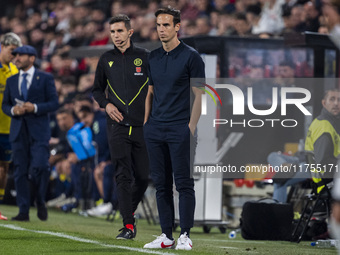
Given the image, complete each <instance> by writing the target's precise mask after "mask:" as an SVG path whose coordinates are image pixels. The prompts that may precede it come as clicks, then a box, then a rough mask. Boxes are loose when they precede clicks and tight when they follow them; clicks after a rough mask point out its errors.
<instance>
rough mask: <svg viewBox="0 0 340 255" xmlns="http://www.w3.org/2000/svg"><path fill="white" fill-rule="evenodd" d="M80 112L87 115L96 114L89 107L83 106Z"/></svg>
mask: <svg viewBox="0 0 340 255" xmlns="http://www.w3.org/2000/svg"><path fill="white" fill-rule="evenodd" d="M79 112H83V113H85V114H86V115H87V114H89V113H94V111H93V109H92V108H91V107H89V106H87V105H83V106H82V107H80V110H79Z"/></svg>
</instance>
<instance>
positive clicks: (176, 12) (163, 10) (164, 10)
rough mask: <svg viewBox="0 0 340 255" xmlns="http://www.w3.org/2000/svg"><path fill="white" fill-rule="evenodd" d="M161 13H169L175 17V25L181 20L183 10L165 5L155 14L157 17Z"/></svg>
mask: <svg viewBox="0 0 340 255" xmlns="http://www.w3.org/2000/svg"><path fill="white" fill-rule="evenodd" d="M160 14H169V15H171V16H172V17H173V21H174V25H176V24H178V23H180V22H181V11H179V10H176V9H174V8H172V7H170V6H169V7H163V8H160V9H158V10H157V11H156V12H155V16H156V18H157V17H158V15H160Z"/></svg>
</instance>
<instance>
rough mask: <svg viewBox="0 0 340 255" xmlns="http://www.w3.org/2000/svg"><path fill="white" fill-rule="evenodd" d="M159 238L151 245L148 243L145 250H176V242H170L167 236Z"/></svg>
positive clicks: (163, 235)
mask: <svg viewBox="0 0 340 255" xmlns="http://www.w3.org/2000/svg"><path fill="white" fill-rule="evenodd" d="M155 237H157V238H156V239H155V240H153V241H152V242H151V243H147V244H146V245H144V248H146V249H166V248H167V249H173V248H175V240H170V239H169V238H167V237H166V234H164V233H163V234H161V235H160V236H155Z"/></svg>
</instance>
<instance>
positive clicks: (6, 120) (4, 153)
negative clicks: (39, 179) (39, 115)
mask: <svg viewBox="0 0 340 255" xmlns="http://www.w3.org/2000/svg"><path fill="white" fill-rule="evenodd" d="M0 42H1V51H0V105H2V100H3V95H4V91H5V88H6V81H7V78H8V77H10V76H12V75H14V74H16V73H18V69H17V67H16V66H15V65H14V64H13V63H12V62H11V61H12V60H13V58H14V56H13V55H12V51H13V50H14V49H16V48H17V47H19V46H21V40H20V37H19V36H18V35H16V34H14V33H7V34H4V35H3V36H2V37H1V41H0ZM0 123H1V125H0V203H1V200H3V197H4V195H5V187H6V182H7V172H8V167H9V162H10V161H11V156H12V155H11V154H12V152H11V146H10V143H9V127H10V124H11V118H10V117H8V116H7V115H6V114H4V113H3V111H2V109H1V108H0Z"/></svg>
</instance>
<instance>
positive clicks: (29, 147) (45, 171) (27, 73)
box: [2, 45, 58, 221]
mask: <svg viewBox="0 0 340 255" xmlns="http://www.w3.org/2000/svg"><path fill="white" fill-rule="evenodd" d="M12 54H13V55H15V59H14V63H15V64H16V66H17V67H18V69H20V72H19V74H16V75H14V76H12V77H10V78H9V79H7V83H6V90H5V93H4V99H3V103H2V110H3V112H4V113H5V114H7V115H8V116H10V117H11V118H12V122H11V127H10V135H9V140H10V142H11V144H12V150H13V162H14V171H15V172H14V174H15V186H16V190H17V205H18V206H19V214H18V215H17V216H16V217H13V218H12V220H16V221H29V207H30V184H29V181H32V183H33V185H34V189H35V193H36V204H37V207H38V218H39V219H40V220H47V209H46V206H45V196H46V190H47V183H48V178H49V174H50V172H49V164H48V158H49V154H50V153H49V147H48V141H49V139H50V136H51V135H50V127H49V116H48V113H49V112H53V111H55V110H57V108H58V97H57V93H56V89H55V85H54V80H53V77H52V76H51V75H49V74H47V73H44V72H41V71H39V70H37V69H35V67H34V66H33V64H34V61H35V58H36V56H37V52H36V50H35V49H34V48H33V47H32V46H28V45H25V46H22V47H18V48H16V49H15V50H14V51H13V52H12Z"/></svg>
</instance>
